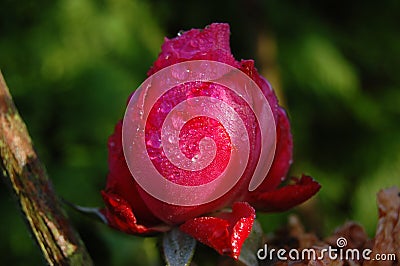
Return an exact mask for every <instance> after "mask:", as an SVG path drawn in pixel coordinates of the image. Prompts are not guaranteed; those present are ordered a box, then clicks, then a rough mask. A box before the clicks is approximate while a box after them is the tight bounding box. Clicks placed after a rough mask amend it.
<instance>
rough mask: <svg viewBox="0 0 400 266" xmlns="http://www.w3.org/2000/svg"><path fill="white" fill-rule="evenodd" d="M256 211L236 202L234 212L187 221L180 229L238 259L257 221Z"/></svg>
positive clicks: (220, 251)
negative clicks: (255, 220)
mask: <svg viewBox="0 0 400 266" xmlns="http://www.w3.org/2000/svg"><path fill="white" fill-rule="evenodd" d="M255 216H256V214H255V210H254V209H253V207H251V206H250V205H249V204H248V203H246V202H236V203H234V204H233V206H232V212H222V213H220V214H219V215H217V216H216V217H210V216H209V217H198V218H193V219H191V220H188V221H186V222H185V223H184V224H183V225H181V226H180V229H181V230H182V231H183V232H185V233H186V234H189V235H191V236H192V237H194V238H195V239H197V240H198V241H200V242H202V243H204V244H206V245H208V246H210V247H212V248H214V249H215V250H216V251H218V252H219V253H220V254H223V255H228V256H231V257H233V258H234V259H238V258H239V255H240V250H241V248H242V245H243V243H244V241H245V240H246V238H247V237H248V236H249V234H250V231H251V228H252V226H253V222H254V219H255Z"/></svg>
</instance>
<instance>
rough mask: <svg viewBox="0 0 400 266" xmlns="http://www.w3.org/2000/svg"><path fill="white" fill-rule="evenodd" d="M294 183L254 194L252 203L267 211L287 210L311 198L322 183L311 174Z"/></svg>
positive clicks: (257, 207) (251, 199) (258, 208)
mask: <svg viewBox="0 0 400 266" xmlns="http://www.w3.org/2000/svg"><path fill="white" fill-rule="evenodd" d="M296 181H297V182H296V183H295V184H293V185H287V186H284V187H282V188H279V189H277V190H274V191H269V192H264V193H259V194H256V193H255V194H252V195H251V196H252V197H251V198H249V200H250V204H251V205H252V206H254V207H255V208H256V209H257V210H260V211H265V212H278V211H286V210H288V209H290V208H292V207H294V206H296V205H298V204H300V203H303V202H304V201H306V200H308V199H309V198H311V197H312V196H313V195H314V194H315V193H317V192H318V190H319V189H320V188H321V185H320V184H319V183H318V182H316V181H315V180H314V179H312V178H311V177H309V176H305V175H303V176H302V177H301V179H300V180H298V179H297V180H296Z"/></svg>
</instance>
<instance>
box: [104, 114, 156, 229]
mask: <svg viewBox="0 0 400 266" xmlns="http://www.w3.org/2000/svg"><path fill="white" fill-rule="evenodd" d="M108 166H109V173H108V175H107V185H106V189H105V191H106V193H111V194H114V195H120V197H121V198H123V199H124V201H126V202H127V204H128V205H129V206H130V208H131V209H132V211H133V212H134V213H135V214H136V218H137V219H139V221H141V222H142V223H146V224H147V225H149V226H151V225H155V224H159V223H160V221H159V220H158V219H157V218H156V217H155V216H154V215H153V214H152V212H151V211H150V210H149V209H148V208H147V206H146V204H145V203H144V201H143V199H142V198H141V196H140V194H139V192H138V189H139V188H138V185H137V184H136V182H135V180H134V178H133V177H132V175H131V173H130V171H129V168H128V166H127V164H126V161H125V157H124V152H123V148H122V121H119V122H118V123H117V125H116V126H115V130H114V133H113V134H112V135H111V136H110V137H109V139H108Z"/></svg>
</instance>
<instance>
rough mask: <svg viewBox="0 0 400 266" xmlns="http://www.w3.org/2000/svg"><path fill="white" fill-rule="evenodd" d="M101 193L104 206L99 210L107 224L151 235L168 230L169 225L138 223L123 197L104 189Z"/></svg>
mask: <svg viewBox="0 0 400 266" xmlns="http://www.w3.org/2000/svg"><path fill="white" fill-rule="evenodd" d="M101 194H102V196H103V199H104V202H105V203H106V208H105V209H103V210H102V211H101V212H102V213H103V214H104V216H105V217H106V219H107V221H108V223H109V226H111V227H113V228H115V229H117V230H120V231H123V232H125V233H128V234H134V235H153V234H155V233H159V232H166V231H168V230H170V227H169V226H166V225H162V226H153V227H146V226H145V225H141V224H138V223H137V219H136V217H135V215H134V214H133V211H132V209H131V207H130V206H129V204H128V203H127V202H126V201H125V200H124V199H122V198H120V197H119V196H118V195H115V194H112V193H107V192H105V191H102V192H101Z"/></svg>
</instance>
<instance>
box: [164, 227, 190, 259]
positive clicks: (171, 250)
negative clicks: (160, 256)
mask: <svg viewBox="0 0 400 266" xmlns="http://www.w3.org/2000/svg"><path fill="white" fill-rule="evenodd" d="M162 243H163V252H164V257H165V262H166V263H167V265H168V266H182V265H189V264H190V262H191V261H192V257H193V254H194V251H195V248H196V240H195V239H194V238H193V237H191V236H189V235H187V234H185V233H183V232H182V231H180V230H179V229H178V228H174V229H172V230H171V231H169V232H167V233H165V234H164V237H163V242H162Z"/></svg>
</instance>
